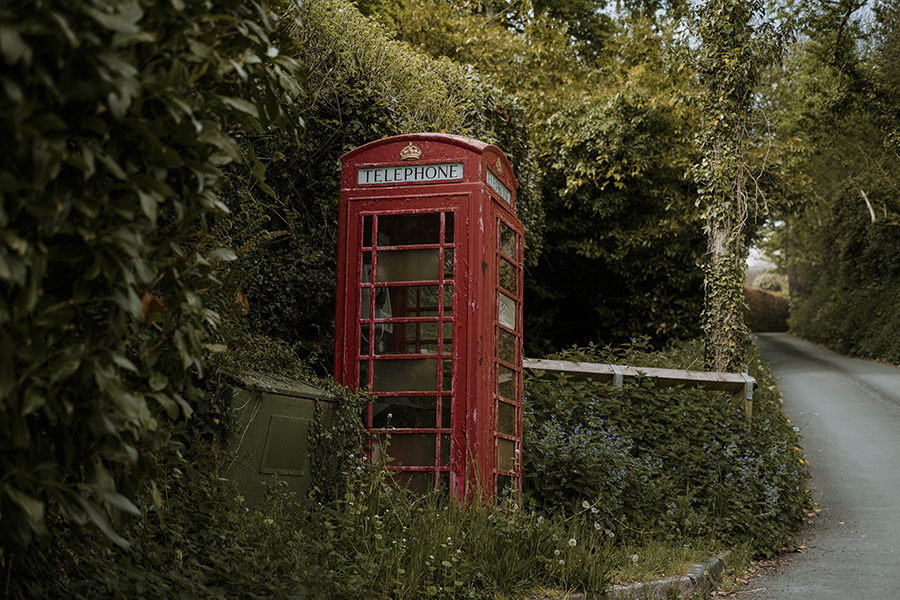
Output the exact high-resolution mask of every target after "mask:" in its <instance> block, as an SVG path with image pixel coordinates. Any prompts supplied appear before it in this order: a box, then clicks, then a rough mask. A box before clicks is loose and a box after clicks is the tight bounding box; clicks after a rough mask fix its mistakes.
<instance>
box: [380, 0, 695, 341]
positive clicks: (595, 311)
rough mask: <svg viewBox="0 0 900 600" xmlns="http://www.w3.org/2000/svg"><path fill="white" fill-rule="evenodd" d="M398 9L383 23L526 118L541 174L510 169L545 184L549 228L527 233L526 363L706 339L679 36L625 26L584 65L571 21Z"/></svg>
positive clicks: (638, 22) (544, 223)
mask: <svg viewBox="0 0 900 600" xmlns="http://www.w3.org/2000/svg"><path fill="white" fill-rule="evenodd" d="M390 4H391V6H390V7H389V8H383V9H382V10H380V12H378V18H379V19H381V20H385V21H388V22H389V26H390V27H391V28H393V29H394V30H395V31H397V35H398V37H400V38H401V39H403V40H406V41H408V42H410V43H412V44H416V45H419V46H420V47H421V48H423V49H424V50H425V51H427V52H429V53H431V54H432V55H434V56H448V57H450V58H453V59H454V60H459V61H461V62H468V63H470V64H472V65H475V67H476V68H478V70H479V72H481V73H483V74H484V75H485V76H490V78H491V81H492V82H494V83H495V84H496V85H501V86H503V87H504V88H505V89H507V90H510V91H514V92H515V93H516V94H517V95H518V96H519V98H520V104H521V105H522V106H524V107H526V108H527V109H528V111H529V112H528V119H527V121H526V124H527V126H528V128H529V140H530V143H531V144H532V145H533V147H534V148H536V149H538V153H537V155H536V162H535V163H534V169H532V167H531V165H528V167H527V169H520V168H519V166H518V165H517V163H516V162H515V161H514V162H513V165H514V166H515V167H516V173H517V175H519V176H520V182H521V173H522V171H523V170H525V171H526V172H528V173H529V174H530V173H535V174H536V175H537V176H538V177H537V180H536V190H537V191H538V193H539V194H540V197H541V203H542V207H543V211H544V214H545V218H543V219H542V220H541V221H539V222H537V223H535V222H531V221H526V230H527V231H528V232H531V233H535V234H537V233H539V234H540V236H541V241H542V246H541V247H540V248H538V249H537V250H539V251H540V253H539V254H538V253H537V252H533V251H534V250H535V247H534V245H533V243H531V240H526V242H528V243H526V253H527V257H526V258H527V262H528V269H527V272H526V286H527V290H526V296H527V298H528V299H527V303H528V306H529V308H528V310H527V311H526V313H525V319H526V325H525V326H526V328H527V330H528V332H529V334H528V336H526V344H527V347H526V353H527V354H528V355H531V356H537V355H543V354H545V353H547V352H551V351H554V350H555V349H559V348H562V347H565V346H568V345H571V344H575V343H577V344H587V343H589V342H594V341H598V340H606V341H607V342H609V341H625V340H627V339H628V338H630V337H631V336H634V335H652V336H653V337H654V339H655V341H656V343H657V344H659V345H664V344H666V343H667V342H669V341H671V340H673V339H674V340H677V339H690V338H692V337H695V336H696V335H697V333H698V331H699V326H698V322H699V314H700V311H701V306H702V291H701V273H700V270H699V269H698V267H697V264H698V262H699V259H700V256H701V254H702V244H703V240H702V237H701V233H700V226H699V223H698V222H697V219H698V216H699V211H697V210H696V208H695V207H694V205H693V203H694V196H695V192H694V189H693V185H692V183H691V182H690V181H689V180H687V179H686V178H685V177H684V172H685V171H686V170H687V168H688V165H690V164H692V163H693V162H694V161H695V151H694V149H693V146H692V137H693V135H692V134H693V127H694V125H693V115H692V114H691V109H690V107H688V106H686V104H685V103H681V102H672V93H671V92H672V89H673V88H678V89H681V88H683V87H684V86H685V85H687V81H688V73H687V72H679V71H678V70H677V69H676V68H673V66H672V65H671V60H670V59H669V58H667V56H666V51H665V48H666V47H667V46H668V45H671V43H672V41H673V40H672V33H671V29H670V28H669V26H668V25H667V24H666V23H665V22H654V21H652V20H649V19H640V18H635V19H633V20H631V21H628V22H624V21H617V22H615V23H613V24H611V25H615V26H614V27H612V26H611V27H610V29H609V33H608V34H607V35H608V36H609V40H610V42H609V44H608V45H607V46H606V47H605V49H604V52H603V53H601V54H600V55H597V56H594V57H592V59H591V60H584V59H583V57H584V56H585V53H586V52H588V51H589V50H586V49H585V48H584V46H583V44H582V43H581V42H579V41H578V40H576V39H575V38H574V37H573V36H572V35H571V34H570V32H569V29H568V28H567V26H568V25H570V23H568V24H567V22H566V21H560V20H558V19H554V18H551V17H550V15H548V14H543V13H541V11H539V10H538V11H529V10H528V9H527V5H523V8H522V10H521V13H520V20H518V21H516V22H515V26H514V27H512V26H508V25H509V23H504V22H501V21H502V19H500V18H490V17H486V16H485V15H484V14H483V13H480V12H476V11H462V10H454V4H453V3H448V2H443V1H439V0H405V1H403V2H397V3H390ZM570 4H571V3H570ZM535 6H537V5H536V4H535ZM542 6H543V5H542ZM547 6H549V5H547ZM553 6H555V7H557V8H559V9H560V10H562V5H561V4H560V3H555V4H553ZM567 6H568V5H567ZM579 7H582V5H581V4H577V5H573V10H575V9H578V8H579ZM676 66H677V65H676ZM501 147H503V146H501ZM520 193H521V188H520ZM536 228H539V229H536ZM586 274H589V275H590V276H585V275H586Z"/></svg>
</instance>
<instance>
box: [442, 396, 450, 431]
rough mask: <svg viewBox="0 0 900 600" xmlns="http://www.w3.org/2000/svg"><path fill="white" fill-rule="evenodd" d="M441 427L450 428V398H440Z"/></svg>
mask: <svg viewBox="0 0 900 600" xmlns="http://www.w3.org/2000/svg"><path fill="white" fill-rule="evenodd" d="M441 427H443V428H445V429H447V428H449V427H450V396H443V397H442V398H441Z"/></svg>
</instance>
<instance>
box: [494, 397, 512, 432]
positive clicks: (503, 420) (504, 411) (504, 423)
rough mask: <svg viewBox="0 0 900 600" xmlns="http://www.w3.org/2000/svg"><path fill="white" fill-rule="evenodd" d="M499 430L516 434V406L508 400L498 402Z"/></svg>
mask: <svg viewBox="0 0 900 600" xmlns="http://www.w3.org/2000/svg"><path fill="white" fill-rule="evenodd" d="M497 431H499V432H500V433H504V434H506V435H516V407H515V406H513V405H512V404H507V403H506V402H498V403H497Z"/></svg>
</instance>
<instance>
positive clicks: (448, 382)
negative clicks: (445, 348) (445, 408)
mask: <svg viewBox="0 0 900 600" xmlns="http://www.w3.org/2000/svg"><path fill="white" fill-rule="evenodd" d="M441 362H443V363H444V369H443V377H442V383H441V389H442V390H443V391H445V392H450V391H452V384H453V361H452V360H450V359H446V360H443V361H441Z"/></svg>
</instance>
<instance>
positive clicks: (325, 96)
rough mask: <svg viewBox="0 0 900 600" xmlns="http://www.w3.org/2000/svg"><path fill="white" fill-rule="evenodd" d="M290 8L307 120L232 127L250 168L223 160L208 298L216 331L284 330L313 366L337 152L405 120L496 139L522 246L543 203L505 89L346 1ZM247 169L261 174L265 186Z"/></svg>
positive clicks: (323, 348)
mask: <svg viewBox="0 0 900 600" xmlns="http://www.w3.org/2000/svg"><path fill="white" fill-rule="evenodd" d="M301 17H302V25H299V26H295V27H294V28H293V29H292V32H291V33H292V37H293V43H294V44H295V46H293V48H294V52H295V54H294V56H295V58H296V59H297V60H298V61H299V62H302V63H304V64H308V65H310V67H311V70H310V73H309V85H310V87H311V89H313V90H314V93H311V94H309V95H307V96H304V97H302V98H300V99H298V100H297V102H296V103H295V104H294V105H293V107H292V108H291V111H292V112H291V115H292V116H293V117H294V118H295V119H298V120H302V121H303V122H305V123H306V135H304V136H303V137H302V138H301V139H300V140H297V139H296V138H295V136H293V135H292V134H291V133H290V132H289V131H284V130H281V129H278V128H272V129H270V130H268V131H266V132H265V133H264V134H262V133H252V132H251V133H248V134H247V135H246V136H244V137H243V138H242V142H243V143H244V144H245V146H246V147H247V148H248V150H247V152H248V155H249V157H250V158H249V160H248V162H249V165H248V166H249V168H248V167H244V166H240V165H236V166H231V167H229V170H228V172H227V175H228V181H229V184H230V187H229V189H228V190H227V191H226V193H225V197H226V198H227V199H228V203H229V206H231V207H232V212H231V213H230V214H229V215H228V216H226V217H221V218H218V219H217V220H216V221H215V223H214V224H213V227H212V232H211V237H212V239H214V240H216V243H217V244H219V245H222V246H228V247H232V248H234V249H235V252H236V255H237V260H236V261H235V262H234V263H233V268H231V269H229V270H228V271H227V272H223V273H221V274H220V277H219V278H220V280H221V281H222V282H223V286H222V287H221V288H220V289H219V291H218V292H217V295H216V297H215V306H216V309H217V310H218V311H219V312H220V313H221V314H222V315H223V316H224V317H225V319H226V322H225V323H224V324H223V325H222V326H221V327H220V330H221V332H222V341H223V342H225V343H228V344H229V345H232V344H235V345H240V344H243V343H244V342H241V341H239V340H240V339H241V338H243V337H246V338H247V339H252V338H253V336H259V335H261V336H267V337H271V338H275V339H279V340H283V341H284V342H285V343H286V344H287V345H289V346H291V347H293V348H294V349H295V350H296V351H297V352H298V354H299V355H300V356H302V357H307V358H310V359H312V360H313V361H314V362H315V363H316V365H317V371H318V373H320V374H323V375H324V374H326V373H328V372H330V370H331V364H332V353H333V348H334V302H335V295H334V291H335V288H336V281H335V276H336V272H337V265H336V262H335V261H336V257H337V229H338V223H337V221H338V203H337V199H338V195H339V191H340V162H339V159H340V156H341V155H342V154H344V153H345V152H347V151H349V150H351V149H353V148H355V147H357V146H359V145H362V144H365V143H367V142H370V141H372V140H375V139H380V138H382V137H385V136H390V135H396V134H401V133H409V132H415V131H444V132H448V133H453V134H461V135H469V136H473V137H477V138H479V139H483V140H486V141H491V142H495V143H497V144H498V145H499V146H500V147H501V148H502V149H503V150H504V151H505V152H506V153H507V155H508V156H509V157H510V160H512V161H513V164H514V165H515V169H516V173H517V175H518V178H519V183H520V187H519V195H518V207H519V216H520V217H521V218H522V220H523V221H524V222H525V223H526V225H527V226H528V233H527V234H526V237H527V241H528V244H529V251H530V252H531V251H534V252H537V251H538V250H539V248H540V238H539V231H540V227H539V223H540V221H541V219H542V210H541V206H540V199H539V198H538V197H537V194H536V191H535V190H536V185H535V183H534V182H535V177H536V175H535V171H534V169H530V168H529V165H531V161H532V160H533V154H534V151H533V149H532V147H531V143H530V141H529V138H528V130H527V128H526V127H525V126H524V125H523V118H524V116H523V115H524V108H523V107H522V106H520V105H519V103H518V102H517V100H516V99H515V98H514V97H512V96H510V95H508V94H506V93H504V92H502V91H501V90H499V89H497V88H496V87H494V86H492V85H490V84H488V83H487V82H485V81H483V80H482V78H481V77H480V76H479V75H478V74H477V73H476V72H474V71H473V70H472V69H470V68H467V67H463V66H461V65H459V64H456V63H453V62H451V61H450V60H447V59H437V60H436V59H432V58H430V57H429V56H428V55H427V54H425V53H422V52H419V51H417V50H414V49H411V48H409V47H408V46H406V45H405V44H402V43H399V42H396V41H393V40H391V39H390V37H389V36H388V35H387V34H386V33H385V31H384V30H383V28H381V27H380V26H378V25H377V24H376V23H375V22H373V21H371V20H369V19H367V18H366V17H364V16H362V14H360V12H359V11H358V10H357V9H356V8H355V7H354V6H353V5H352V4H351V3H349V2H346V1H343V0H315V1H311V2H308V3H305V4H304V8H303V11H302V13H301ZM257 173H264V174H265V179H266V186H262V185H260V184H259V181H258V178H257V177H256V174H257ZM536 232H537V233H536ZM236 298H237V299H238V301H237V302H236V301H235V299H236Z"/></svg>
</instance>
